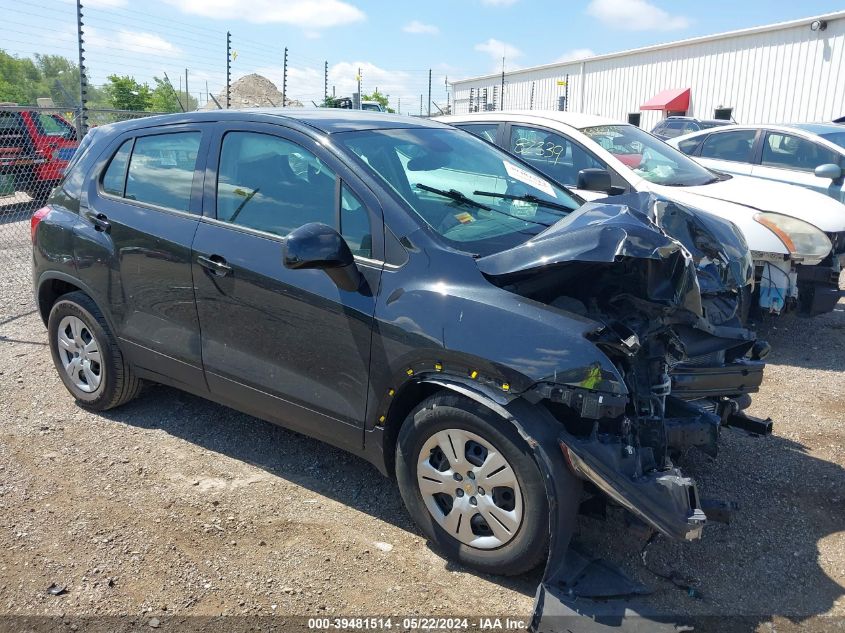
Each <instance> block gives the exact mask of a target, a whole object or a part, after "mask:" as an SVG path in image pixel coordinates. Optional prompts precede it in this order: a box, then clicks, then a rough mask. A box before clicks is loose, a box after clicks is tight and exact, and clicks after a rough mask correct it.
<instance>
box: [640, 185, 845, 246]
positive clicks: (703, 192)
mask: <svg viewBox="0 0 845 633" xmlns="http://www.w3.org/2000/svg"><path fill="white" fill-rule="evenodd" d="M648 189H650V190H651V191H654V192H656V193H660V194H662V195H665V196H666V197H667V198H674V199H676V200H678V201H680V202H686V203H688V204H693V205H694V204H695V203H696V199H697V198H699V197H704V198H710V199H713V200H721V201H724V202H731V203H733V204H738V205H742V206H745V207H749V208H751V209H754V210H756V211H768V212H771V213H782V214H783V215H789V216H792V217H794V218H798V219H799V220H804V221H805V222H809V223H810V224H812V225H814V226H816V227H818V228H819V229H821V230H822V231H824V232H825V233H834V232H839V231H845V204H842V203H840V202H837V201H836V200H834V199H833V198H829V197H828V196H824V195H822V194H820V193H816V192H815V191H808V190H806V189H803V188H802V187H796V186H794V185H788V184H785V183H780V182H771V181H767V180H761V179H759V178H750V177H747V176H731V177H730V178H727V179H726V180H720V181H718V182H714V183H711V184H708V185H699V186H696V187H666V186H663V185H656V184H653V183H648ZM699 204H700V203H699Z"/></svg>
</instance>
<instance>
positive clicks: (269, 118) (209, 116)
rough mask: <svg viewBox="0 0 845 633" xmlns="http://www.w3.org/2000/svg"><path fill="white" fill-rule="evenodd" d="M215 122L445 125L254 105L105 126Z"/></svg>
mask: <svg viewBox="0 0 845 633" xmlns="http://www.w3.org/2000/svg"><path fill="white" fill-rule="evenodd" d="M214 121H241V122H243V121H254V122H264V123H282V122H286V123H298V124H300V125H303V126H307V127H310V128H313V129H315V130H318V131H320V132H323V133H325V134H336V133H339V132H352V131H361V130H386V129H397V128H445V127H446V126H445V125H444V124H442V123H437V122H435V121H431V120H429V119H423V118H415V117H409V116H401V115H398V114H386V113H384V112H368V111H365V110H346V109H342V108H255V109H243V110H205V111H200V112H184V113H177V114H163V115H158V116H150V117H143V118H138V119H132V120H131V121H121V122H120V123H113V124H111V125H109V126H102V127H108V128H110V129H112V130H115V131H125V130H132V129H142V128H147V127H155V126H159V125H177V124H180V123H197V122H214Z"/></svg>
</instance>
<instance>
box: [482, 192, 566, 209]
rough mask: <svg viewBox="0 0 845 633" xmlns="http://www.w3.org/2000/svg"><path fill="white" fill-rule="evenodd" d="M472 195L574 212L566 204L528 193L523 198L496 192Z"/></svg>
mask: <svg viewBox="0 0 845 633" xmlns="http://www.w3.org/2000/svg"><path fill="white" fill-rule="evenodd" d="M472 193H473V195H475V196H487V197H489V198H503V199H505V200H521V201H523V202H533V203H534V204H539V205H542V206H544V207H548V208H550V209H558V210H559V211H567V212H571V211H574V209H573V208H572V207H568V206H566V205H565V204H560V203H558V202H551V201H549V200H543V199H542V198H538V197H537V196H534V195H531V194H530V193H526V194H523V195H521V196H514V195H512V194H509V193H496V192H494V191H473V192H472Z"/></svg>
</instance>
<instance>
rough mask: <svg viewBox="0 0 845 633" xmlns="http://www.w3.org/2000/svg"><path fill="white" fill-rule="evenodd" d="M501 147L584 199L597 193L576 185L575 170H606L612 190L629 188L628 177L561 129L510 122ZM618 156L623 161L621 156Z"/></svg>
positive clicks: (576, 173) (621, 190) (576, 176)
mask: <svg viewBox="0 0 845 633" xmlns="http://www.w3.org/2000/svg"><path fill="white" fill-rule="evenodd" d="M504 148H505V150H507V151H508V152H510V153H511V154H514V155H516V156H519V157H520V158H522V159H523V160H524V161H526V162H528V163H531V165H533V166H534V167H535V168H536V169H538V170H539V171H541V172H543V173H544V174H546V175H547V176H548V177H549V178H552V179H554V180H556V181H557V182H559V183H561V184H563V185H566V186H567V187H569V188H571V189H574V190H575V191H576V192H577V193H578V195H580V196H582V197H583V198H585V199H587V200H592V199H595V198H596V197H597V196H596V192H595V191H585V190H583V189H578V188H577V186H578V172H579V171H581V170H582V169H604V170H607V171H608V172H609V173H610V181H611V184H612V185H613V186H614V187H616V188H617V189H618V191H616V192H615V193H624V192H626V191H629V190H630V185H629V184H628V183H627V181H625V179H624V178H622V176H620V175H619V174H618V173H616V171H614V170H613V169H611V168H610V166H608V165H607V163H605V162H604V161H602V160H600V159H599V158H598V157H597V156H596V155H595V154H593V153H592V152H590V151H588V150H586V149H585V148H584V147H583V146H582V145H581V144H579V143H577V142H576V141H575V140H573V139H571V138H569V137H568V136H566V135H565V134H563V133H561V132H557V131H555V130H551V129H548V128H544V127H540V126H537V125H530V124H521V123H512V124H510V125H509V126H507V128H506V130H505V145H504ZM618 158H619V160H621V161H622V162H625V159H624V156H620V157H618ZM601 195H606V194H601Z"/></svg>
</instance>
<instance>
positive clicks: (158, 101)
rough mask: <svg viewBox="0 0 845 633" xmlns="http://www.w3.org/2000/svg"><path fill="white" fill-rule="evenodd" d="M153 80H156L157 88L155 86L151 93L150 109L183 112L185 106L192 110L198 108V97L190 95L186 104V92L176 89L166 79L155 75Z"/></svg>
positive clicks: (189, 110) (187, 109) (186, 109)
mask: <svg viewBox="0 0 845 633" xmlns="http://www.w3.org/2000/svg"><path fill="white" fill-rule="evenodd" d="M153 81H155V88H153V91H152V94H151V99H150V106H149V108H148V110H151V111H152V112H181V111H182V108H185V111H187V112H191V111H193V110H196V109H197V106H198V103H197V100H196V98H194V97H192V96H191V95H188V103H187V106H186V105H185V93H184V92H178V91H176V90H175V89H174V88H173V86H171V85H170V84H169V83H168V82H167V80H165V79H160V78H159V77H153ZM180 105H181V107H180Z"/></svg>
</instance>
